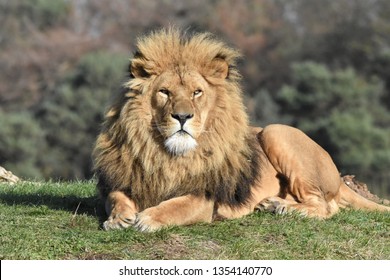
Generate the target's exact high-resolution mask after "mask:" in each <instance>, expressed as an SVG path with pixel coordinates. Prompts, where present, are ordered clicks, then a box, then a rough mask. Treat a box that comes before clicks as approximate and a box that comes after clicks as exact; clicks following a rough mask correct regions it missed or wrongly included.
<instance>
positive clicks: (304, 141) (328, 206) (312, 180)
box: [258, 125, 341, 218]
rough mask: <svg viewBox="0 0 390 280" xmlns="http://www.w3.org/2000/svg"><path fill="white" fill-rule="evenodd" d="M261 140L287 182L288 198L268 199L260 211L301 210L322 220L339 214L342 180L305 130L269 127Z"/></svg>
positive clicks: (326, 155)
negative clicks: (335, 199)
mask: <svg viewBox="0 0 390 280" xmlns="http://www.w3.org/2000/svg"><path fill="white" fill-rule="evenodd" d="M258 138H259V141H260V144H261V146H262V148H263V150H264V152H265V154H266V155H267V158H268V159H269V161H270V162H271V164H272V165H273V166H274V168H275V170H276V171H277V172H278V173H279V174H281V175H282V176H284V177H285V179H286V182H287V186H286V193H287V199H285V198H286V197H283V196H279V197H270V198H267V199H264V200H263V201H262V202H261V203H260V204H259V206H258V208H259V209H262V210H269V211H273V212H276V213H288V212H292V211H298V212H300V213H302V214H304V215H307V216H310V217H318V218H328V217H330V216H332V215H333V214H334V213H336V212H337V210H338V207H337V204H336V203H335V201H334V198H335V197H336V195H337V194H338V192H339V188H340V184H341V178H340V175H339V172H338V170H337V168H336V166H335V165H334V163H333V161H332V159H331V158H330V156H329V154H328V153H327V152H326V151H325V150H323V149H322V148H321V147H320V146H319V145H318V144H316V143H315V142H314V141H313V140H311V139H310V138H309V137H308V136H307V135H305V134H304V133H303V132H302V131H300V130H298V129H295V128H292V127H289V126H284V125H271V126H268V127H266V128H264V129H263V131H262V132H261V133H260V134H259V137H258Z"/></svg>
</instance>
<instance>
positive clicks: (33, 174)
mask: <svg viewBox="0 0 390 280" xmlns="http://www.w3.org/2000/svg"><path fill="white" fill-rule="evenodd" d="M0 120H1V126H0V165H2V166H4V167H5V168H7V169H9V170H12V172H14V173H15V174H17V176H19V177H22V178H34V179H42V172H41V170H40V168H39V165H40V160H41V157H42V156H44V154H43V150H44V148H45V138H44V137H45V135H44V132H43V130H42V129H41V128H40V126H39V124H38V122H36V121H35V120H34V119H33V118H32V116H31V115H30V114H29V113H25V112H14V113H4V112H2V111H1V110H0Z"/></svg>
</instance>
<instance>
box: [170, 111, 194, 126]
mask: <svg viewBox="0 0 390 280" xmlns="http://www.w3.org/2000/svg"><path fill="white" fill-rule="evenodd" d="M171 116H172V118H174V119H176V120H178V121H179V122H180V125H181V127H183V125H184V124H185V122H186V121H187V120H189V119H191V118H192V117H193V116H194V114H188V113H177V114H171Z"/></svg>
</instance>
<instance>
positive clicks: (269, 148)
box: [94, 29, 390, 231]
mask: <svg viewBox="0 0 390 280" xmlns="http://www.w3.org/2000/svg"><path fill="white" fill-rule="evenodd" d="M137 47H138V50H137V52H136V53H135V55H134V58H133V59H132V61H131V63H130V72H131V78H130V80H129V81H128V82H127V83H126V84H125V85H124V91H123V92H122V94H121V95H120V96H119V98H118V99H117V100H116V101H115V102H114V103H113V105H112V106H111V107H110V109H109V111H108V113H107V114H106V120H105V123H104V126H103V129H102V132H101V134H100V136H99V137H98V139H97V143H96V147H95V151H94V160H95V170H96V174H97V176H98V180H99V181H98V189H99V191H100V194H101V196H102V197H103V199H104V200H105V203H106V211H107V214H108V216H109V217H108V219H107V221H106V222H105V223H104V225H103V226H104V228H105V229H106V230H108V229H116V228H126V227H129V226H131V225H132V226H134V227H135V228H136V229H138V230H140V231H154V230H158V229H160V228H162V227H164V226H169V225H188V224H192V223H196V222H211V221H213V220H214V219H220V218H228V219H229V218H238V217H241V216H243V215H246V214H249V213H251V212H253V211H254V210H255V209H259V210H268V211H272V212H275V213H280V214H282V213H288V212H292V211H298V212H300V213H302V214H304V215H307V216H310V217H318V218H328V217H330V216H332V215H333V214H335V213H336V212H337V211H338V209H339V207H346V206H351V207H353V208H357V209H369V210H382V211H389V209H390V208H388V207H385V206H382V205H379V204H376V203H374V202H371V201H369V200H367V199H364V198H363V197H361V196H359V195H358V194H356V193H355V192H353V191H352V190H350V189H349V188H348V187H347V186H346V185H345V184H344V182H343V181H342V179H341V178H340V175H339V172H338V170H337V168H336V166H335V165H334V163H333V161H332V159H331V158H330V156H329V155H328V153H327V152H325V151H324V150H323V149H322V148H321V147H320V146H319V145H317V144H316V143H315V142H313V141H312V140H311V139H310V138H309V137H308V136H306V135H305V134H304V133H303V132H302V131H300V130H298V129H295V128H292V127H289V126H285V125H270V126H267V127H265V128H264V129H261V128H252V127H250V126H249V125H248V117H247V114H246V111H245V108H244V105H243V102H242V92H241V88H240V85H239V80H240V75H239V73H238V71H237V69H236V60H237V58H238V57H239V56H240V55H239V53H238V52H237V51H235V50H234V49H231V48H229V47H227V46H226V45H225V44H224V43H222V42H220V41H218V40H216V39H214V38H213V37H212V36H211V35H210V34H195V35H193V36H186V34H182V33H181V32H180V31H178V30H175V29H169V30H162V31H158V32H155V33H152V34H151V35H149V36H146V37H143V38H141V39H139V40H138V45H137Z"/></svg>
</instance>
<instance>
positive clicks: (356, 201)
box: [338, 183, 390, 212]
mask: <svg viewBox="0 0 390 280" xmlns="http://www.w3.org/2000/svg"><path fill="white" fill-rule="evenodd" d="M338 204H339V206H340V207H342V208H344V207H351V208H353V209H363V210H372V211H382V212H384V211H390V207H387V206H385V205H381V204H378V203H375V202H374V201H371V200H369V199H366V198H364V197H363V196H361V195H359V194H358V193H356V192H355V191H353V190H352V189H351V188H349V187H348V186H347V185H346V184H344V183H342V184H341V187H340V200H339V202H338Z"/></svg>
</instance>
